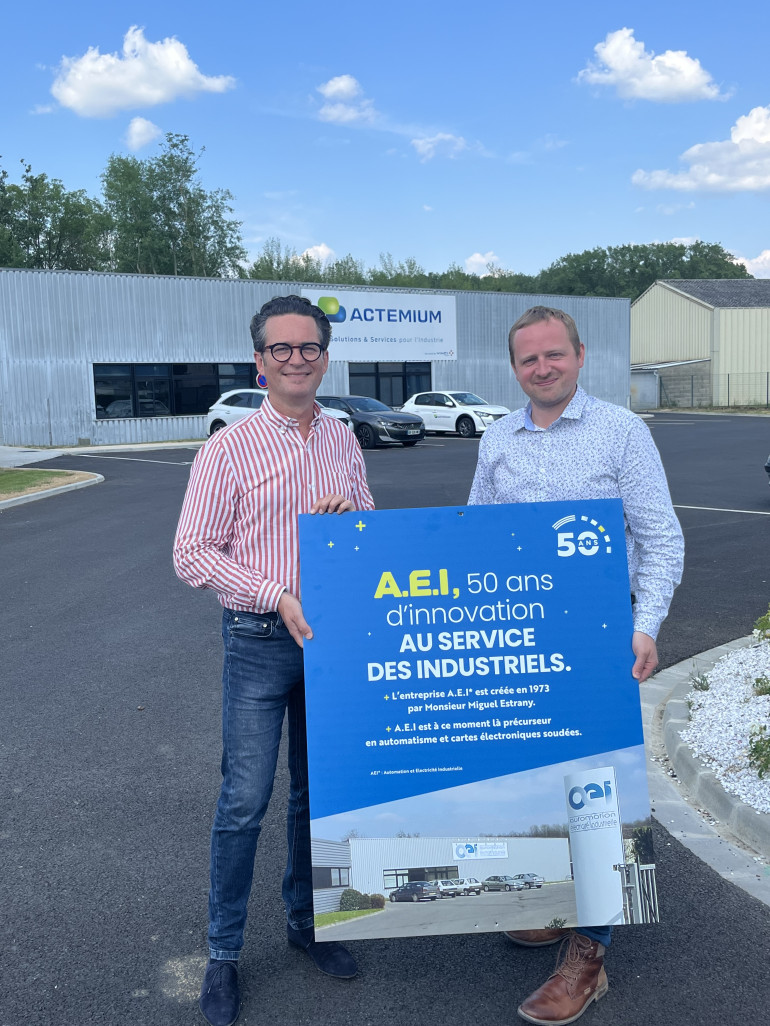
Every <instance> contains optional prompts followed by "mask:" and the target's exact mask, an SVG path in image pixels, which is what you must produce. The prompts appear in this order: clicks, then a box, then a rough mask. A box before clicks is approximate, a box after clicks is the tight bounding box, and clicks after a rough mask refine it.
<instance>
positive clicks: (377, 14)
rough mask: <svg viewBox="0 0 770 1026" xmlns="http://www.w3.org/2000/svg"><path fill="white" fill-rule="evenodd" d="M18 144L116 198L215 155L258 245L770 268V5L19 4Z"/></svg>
mask: <svg viewBox="0 0 770 1026" xmlns="http://www.w3.org/2000/svg"><path fill="white" fill-rule="evenodd" d="M3 21H4V25H3V28H4V32H3V39H2V42H0V57H1V58H2V61H1V62H0V69H1V70H0V75H1V76H2V85H3V115H2V131H1V132H0V153H1V154H2V163H3V166H4V167H5V168H6V169H7V170H8V171H9V172H10V174H11V178H12V180H17V179H18V169H19V163H18V161H19V160H20V159H21V158H24V159H26V160H27V161H29V162H30V163H31V164H32V166H33V169H34V170H35V171H36V172H41V171H44V172H46V173H47V174H48V175H50V176H51V177H58V178H61V179H62V181H63V182H64V184H65V185H66V186H67V187H68V188H70V189H75V188H84V189H86V190H87V191H88V192H89V193H91V194H92V195H95V194H97V193H98V190H99V174H100V172H101V171H102V170H103V168H104V166H105V163H106V161H107V159H108V157H109V155H110V154H111V153H128V152H134V153H136V154H137V155H138V156H140V157H145V156H150V155H152V154H154V153H155V152H157V147H158V142H157V136H158V135H159V134H161V133H165V132H168V131H171V132H179V133H184V134H187V135H189V137H190V139H191V142H192V144H193V145H194V146H195V147H196V148H199V147H201V146H205V147H206V152H205V154H204V155H203V157H202V159H201V164H200V167H201V173H202V177H203V181H204V184H205V185H206V187H207V188H216V187H223V188H228V189H230V191H231V192H232V193H233V194H234V196H235V203H234V207H235V212H236V215H237V217H238V218H239V220H241V221H242V222H243V234H244V239H245V241H246V244H247V246H248V248H249V250H250V252H251V253H252V255H255V254H256V252H257V251H258V250H259V249H260V247H261V244H262V243H263V242H264V240H265V239H266V238H268V237H270V236H278V237H279V238H280V239H281V241H282V242H284V243H285V244H287V245H289V246H291V247H293V248H295V249H296V250H297V251H298V252H303V251H305V250H308V249H310V250H312V251H313V252H314V253H316V254H318V255H320V256H321V257H324V256H327V255H330V254H336V255H337V256H343V255H345V254H346V253H348V252H350V253H352V254H353V255H354V256H356V257H358V258H361V259H363V260H364V261H366V262H367V263H369V264H372V263H376V261H377V259H378V256H379V254H380V253H381V252H390V253H392V254H393V256H394V257H396V258H397V259H403V258H406V257H414V258H415V259H416V260H417V261H418V262H420V263H421V264H422V265H423V266H425V267H426V268H428V269H431V270H443V269H445V268H446V267H448V265H449V264H450V263H457V264H459V265H461V266H463V267H466V268H467V269H468V270H475V271H477V272H478V273H484V270H485V267H486V264H487V263H488V262H491V263H493V264H497V265H499V266H501V267H505V268H507V269H510V270H516V271H523V272H526V273H534V272H536V271H538V270H539V269H541V268H542V267H544V266H547V265H548V264H549V263H551V262H552V261H553V260H555V259H556V258H557V257H559V256H562V255H564V254H566V253H568V252H579V251H581V250H584V249H588V248H591V247H594V246H607V245H616V244H623V243H629V242H636V243H646V242H656V241H657V242H662V241H668V240H672V239H677V240H687V241H690V240H694V239H696V238H700V239H704V240H706V241H709V242H721V243H722V244H723V245H724V246H725V247H726V248H727V249H729V250H730V251H731V252H732V253H734V254H735V255H736V257H739V258H742V259H744V260H746V261H748V264H747V266H748V267H749V269H750V270H751V271H752V272H753V273H754V274H757V275H761V276H763V277H768V276H770V226H769V223H768V221H769V219H768V212H769V210H770V206H769V205H768V201H769V198H770V77H769V76H768V72H767V42H768V30H769V29H770V5H768V4H767V3H766V2H763V3H760V2H759V0H747V2H746V3H744V4H741V5H738V6H732V7H725V6H724V5H719V6H717V5H716V4H704V3H703V2H702V0H701V2H700V3H697V4H696V3H695V2H693V0H683V2H681V3H677V4H672V3H670V2H667V3H659V2H657V0H652V2H649V3H648V4H647V5H646V6H644V7H643V6H642V5H639V4H634V5H631V4H622V3H617V2H601V0H599V2H592V3H589V4H580V5H578V4H566V3H561V4H557V5H553V4H550V5H546V4H529V3H528V4H520V3H514V2H508V3H500V2H498V3H492V4H480V5H478V7H476V6H471V7H469V6H468V5H467V4H451V3H450V4H447V3H446V2H442V3H438V2H434V0H422V2H421V3H414V2H411V3H405V2H404V0H391V2H390V3H389V4H383V5H382V6H379V5H378V6H376V7H375V8H368V7H367V6H366V5H362V4H361V3H360V2H356V3H352V2H340V3H334V2H331V3H327V4H323V5H319V4H317V3H308V2H306V0H295V2H294V3H292V4H291V5H281V4H275V3H270V4H267V3H260V2H259V0H256V2H252V3H251V4H249V5H226V6H225V5H221V6H217V5H212V4H210V3H207V4H202V3H199V2H197V0H188V2H186V3H184V4H182V3H178V2H170V0H155V2H154V3H152V4H150V3H145V2H139V3H134V4H125V5H124V4H120V3H118V4H116V5H114V6H108V5H105V4H103V3H102V2H101V0H100V2H98V3H96V2H92V0H81V2H80V3H78V4H73V5H69V6H66V7H62V6H61V4H58V3H57V4H53V3H50V2H48V0H38V2H37V3H35V4H24V5H19V4H16V5H13V6H10V7H8V9H7V10H6V11H5V12H4V17H3Z"/></svg>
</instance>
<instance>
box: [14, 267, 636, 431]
mask: <svg viewBox="0 0 770 1026" xmlns="http://www.w3.org/2000/svg"><path fill="white" fill-rule="evenodd" d="M290 292H299V293H300V294H303V295H307V296H308V297H309V298H311V299H312V300H313V301H314V302H317V301H318V299H319V297H322V298H323V299H324V300H325V301H328V304H331V305H329V313H330V320H331V321H332V324H333V331H334V333H333V336H332V343H331V347H330V351H329V352H330V362H329V369H328V371H327V373H326V375H325V378H324V380H323V382H322V384H321V389H320V391H321V393H322V394H332V395H334V394H336V395H344V394H351V393H352V394H363V395H371V396H374V397H375V398H380V399H382V400H383V401H384V402H385V403H387V404H388V405H394V406H397V405H400V404H401V403H403V402H404V400H405V399H407V398H408V397H409V396H410V395H411V394H412V393H414V392H418V391H426V390H431V389H463V390H468V391H472V392H475V393H476V394H478V395H479V396H481V397H482V398H483V399H485V400H486V401H487V402H490V403H498V404H502V405H504V406H507V407H508V408H509V409H515V408H517V407H519V406H522V405H524V402H525V396H524V395H523V393H522V392H521V390H520V389H519V387H518V385H517V383H516V380H515V378H514V376H513V373H512V371H511V368H510V365H509V362H508V351H507V337H508V331H509V329H510V326H511V325H512V324H513V322H514V321H515V320H516V319H517V318H518V317H519V316H520V315H521V314H522V313H523V312H524V311H525V310H526V309H527V308H528V307H530V306H533V305H535V304H538V303H542V304H544V305H547V306H558V307H561V308H562V309H564V310H566V311H567V312H568V313H570V314H571V315H572V316H573V317H574V318H575V321H576V322H577V325H578V330H579V331H580V334H581V337H582V338H583V340H584V342H585V343H586V361H585V367H584V369H583V372H582V375H581V382H582V384H583V385H584V387H585V388H586V390H587V391H589V392H591V393H592V394H594V395H596V396H598V397H599V398H602V399H607V400H609V401H610V402H615V403H618V404H620V405H623V406H626V405H628V401H629V392H630V384H629V364H630V358H629V354H630V328H629V317H630V304H629V301H628V300H626V299H603V298H583V297H576V296H543V295H524V294H515V293H498V292H460V291H458V292H448V291H435V292H430V291H409V290H406V289H373V288H372V289H367V288H364V287H362V286H350V287H348V286H333V287H332V286H324V287H323V288H320V287H319V286H318V285H302V284H300V283H297V282H291V283H286V282H264V281H251V280H226V279H213V278H187V277H170V276H168V277H166V276H153V275H129V274H108V273H95V272H88V271H39V270H26V269H0V444H5V445H40V446H71V445H109V444H115V443H130V442H160V441H176V440H178V441H182V440H187V439H195V438H202V437H204V434H205V413H206V411H207V410H208V408H209V406H211V404H212V403H213V402H214V401H215V400H216V399H217V398H218V397H219V395H220V394H221V393H223V392H225V391H228V390H229V389H235V388H243V387H253V385H254V382H255V366H254V360H253V349H252V343H251V338H250V335H249V322H250V320H251V317H252V315H253V314H254V313H255V311H257V310H259V308H260V307H261V306H262V304H263V303H265V302H266V301H267V300H268V299H270V298H272V297H273V296H276V295H286V294H288V293H290ZM409 333H411V334H409Z"/></svg>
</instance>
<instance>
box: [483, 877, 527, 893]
mask: <svg viewBox="0 0 770 1026" xmlns="http://www.w3.org/2000/svg"><path fill="white" fill-rule="evenodd" d="M482 886H483V888H484V890H485V891H523V890H524V884H523V883H522V882H521V880H516V879H514V877H512V876H488V877H487V878H486V880H485V881H484V883H483V884H482Z"/></svg>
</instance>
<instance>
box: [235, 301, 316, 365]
mask: <svg viewBox="0 0 770 1026" xmlns="http://www.w3.org/2000/svg"><path fill="white" fill-rule="evenodd" d="M284 314H299V315H300V317H312V318H313V320H314V321H315V323H316V326H317V328H318V341H319V342H320V343H321V345H322V346H323V348H324V349H328V348H329V341H330V340H331V337H332V326H331V324H329V319H328V317H327V316H326V314H325V313H324V312H323V310H321V308H320V307H317V306H313V304H312V303H311V302H310V300H309V299H305V297H304V296H294V295H291V296H273V298H272V299H269V300H268V301H267V302H266V303H265V305H264V306H263V307H262V309H261V310H260V311H259V313H256V314H254V316H253V317H252V318H251V325H250V330H251V339H252V341H253V343H254V352H255V353H262V352H264V349H265V343H266V342H267V337H266V328H267V322H268V320H269V319H270V318H271V317H281V316H283V315H284Z"/></svg>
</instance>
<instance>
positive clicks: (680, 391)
mask: <svg viewBox="0 0 770 1026" xmlns="http://www.w3.org/2000/svg"><path fill="white" fill-rule="evenodd" d="M659 380H660V405H661V406H662V407H666V408H668V409H672V408H675V407H684V408H688V407H689V408H690V409H698V408H699V407H706V406H708V407H717V408H720V409H726V408H728V407H740V406H743V407H754V408H757V407H763V408H770V371H756V372H746V373H742V374H715V375H714V377H713V378H711V379H710V382H709V383H708V384H706V383H705V382H704V380H703V377H702V375H698V374H689V375H684V376H683V375H681V374H679V375H677V377H676V378H673V377H671V378H669V377H668V376H667V375H665V374H663V373H661V375H660V379H659ZM709 385H710V387H709Z"/></svg>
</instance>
